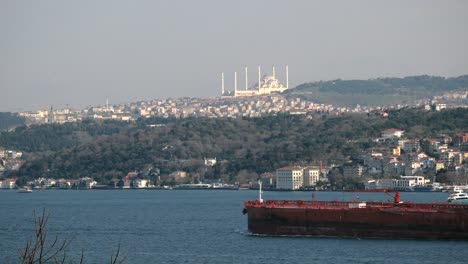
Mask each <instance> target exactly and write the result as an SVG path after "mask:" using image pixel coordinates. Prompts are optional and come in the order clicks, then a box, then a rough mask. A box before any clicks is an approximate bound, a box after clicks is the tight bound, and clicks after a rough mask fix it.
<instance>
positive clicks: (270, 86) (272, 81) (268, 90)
mask: <svg viewBox="0 0 468 264" xmlns="http://www.w3.org/2000/svg"><path fill="white" fill-rule="evenodd" d="M244 71H245V73H244V76H245V88H244V89H238V87H237V72H235V73H234V91H226V90H225V89H224V73H221V97H244V96H256V95H270V94H275V93H282V92H284V91H286V90H287V89H288V88H289V80H288V78H289V77H288V76H289V73H288V65H286V87H285V86H284V85H283V84H282V83H280V82H279V81H278V79H277V78H276V73H275V65H273V69H272V74H271V75H269V74H265V75H263V77H261V68H260V65H258V82H257V83H256V84H255V85H254V86H253V87H249V84H248V73H247V66H245V68H244Z"/></svg>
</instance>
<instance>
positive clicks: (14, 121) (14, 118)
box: [0, 112, 25, 131]
mask: <svg viewBox="0 0 468 264" xmlns="http://www.w3.org/2000/svg"><path fill="white" fill-rule="evenodd" d="M24 123H25V120H24V118H22V117H20V116H18V115H16V114H13V113H10V112H0V131H2V130H6V129H9V128H11V127H15V126H19V125H24Z"/></svg>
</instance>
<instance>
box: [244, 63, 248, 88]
mask: <svg viewBox="0 0 468 264" xmlns="http://www.w3.org/2000/svg"><path fill="white" fill-rule="evenodd" d="M244 70H245V90H246V91H247V86H248V85H247V81H248V80H247V65H245V69H244Z"/></svg>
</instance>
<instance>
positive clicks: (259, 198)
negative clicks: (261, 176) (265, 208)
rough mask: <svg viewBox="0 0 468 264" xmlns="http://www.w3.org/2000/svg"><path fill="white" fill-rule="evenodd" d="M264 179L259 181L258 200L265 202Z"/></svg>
mask: <svg viewBox="0 0 468 264" xmlns="http://www.w3.org/2000/svg"><path fill="white" fill-rule="evenodd" d="M262 193H263V192H262V181H261V180H259V181H258V201H259V202H261V203H263V199H262Z"/></svg>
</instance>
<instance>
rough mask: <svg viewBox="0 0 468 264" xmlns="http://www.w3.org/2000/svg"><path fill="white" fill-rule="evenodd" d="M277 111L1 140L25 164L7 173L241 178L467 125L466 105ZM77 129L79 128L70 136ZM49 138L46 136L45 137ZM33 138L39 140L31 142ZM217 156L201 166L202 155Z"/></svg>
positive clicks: (96, 125) (103, 125) (58, 128)
mask: <svg viewBox="0 0 468 264" xmlns="http://www.w3.org/2000/svg"><path fill="white" fill-rule="evenodd" d="M311 117H312V118H310V117H309V118H307V117H305V116H292V115H287V114H279V115H277V116H266V117H261V118H244V119H228V118H218V119H210V118H191V119H179V120H171V121H167V123H166V124H165V125H164V126H157V127H150V126H147V125H148V124H150V123H151V122H158V121H156V120H152V119H144V120H139V121H138V122H135V123H124V122H90V121H87V122H84V123H77V124H73V125H67V126H64V125H40V126H31V127H29V128H25V127H24V128H21V129H20V128H17V129H16V130H15V131H14V132H3V133H2V134H1V137H0V138H3V143H2V145H4V146H17V148H18V149H17V150H22V151H24V152H25V155H24V156H25V158H26V164H25V165H24V166H23V167H22V168H21V170H20V171H19V172H17V173H16V174H15V175H12V176H27V177H33V178H36V177H54V178H61V177H64V178H77V177H83V176H91V177H94V178H95V179H96V180H98V181H99V182H101V183H105V182H106V181H109V180H110V179H112V178H114V177H121V176H123V175H125V174H127V173H128V172H130V171H150V170H152V168H158V169H160V172H161V174H162V175H168V174H169V173H171V172H173V171H175V170H183V171H186V172H189V173H190V174H191V175H192V176H193V175H202V176H203V177H206V178H212V179H218V178H222V179H224V180H226V181H232V182H234V181H242V180H243V179H242V177H243V176H242V175H254V174H255V173H263V172H268V171H273V170H275V169H277V168H279V167H281V166H285V165H290V164H310V163H311V162H314V161H319V160H322V161H324V162H326V163H327V162H328V163H335V164H340V163H342V162H343V161H344V160H346V159H347V157H357V155H358V154H359V153H360V152H361V150H362V149H365V148H368V147H371V146H373V145H374V144H375V143H374V142H373V141H372V138H375V137H378V136H379V134H380V132H381V131H382V130H384V129H387V128H398V129H402V130H405V131H406V133H405V135H407V136H409V137H415V138H418V137H421V136H425V135H436V134H437V133H439V132H445V133H449V134H453V133H455V132H461V131H464V130H466V128H467V127H468V123H467V122H468V109H462V108H458V109H450V110H445V111H441V112H426V111H423V110H420V109H401V110H394V111H390V112H389V116H388V117H387V118H385V117H382V116H380V115H372V114H371V115H367V114H346V115H342V116H327V115H322V114H316V115H314V116H311ZM77 135H78V136H77ZM52 139H53V140H52ZM38 142H41V144H40V145H38ZM205 157H216V158H217V159H218V160H219V161H220V162H218V163H217V164H216V166H215V167H213V168H210V169H208V170H207V169H206V168H205V166H204V164H203V158H205Z"/></svg>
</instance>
